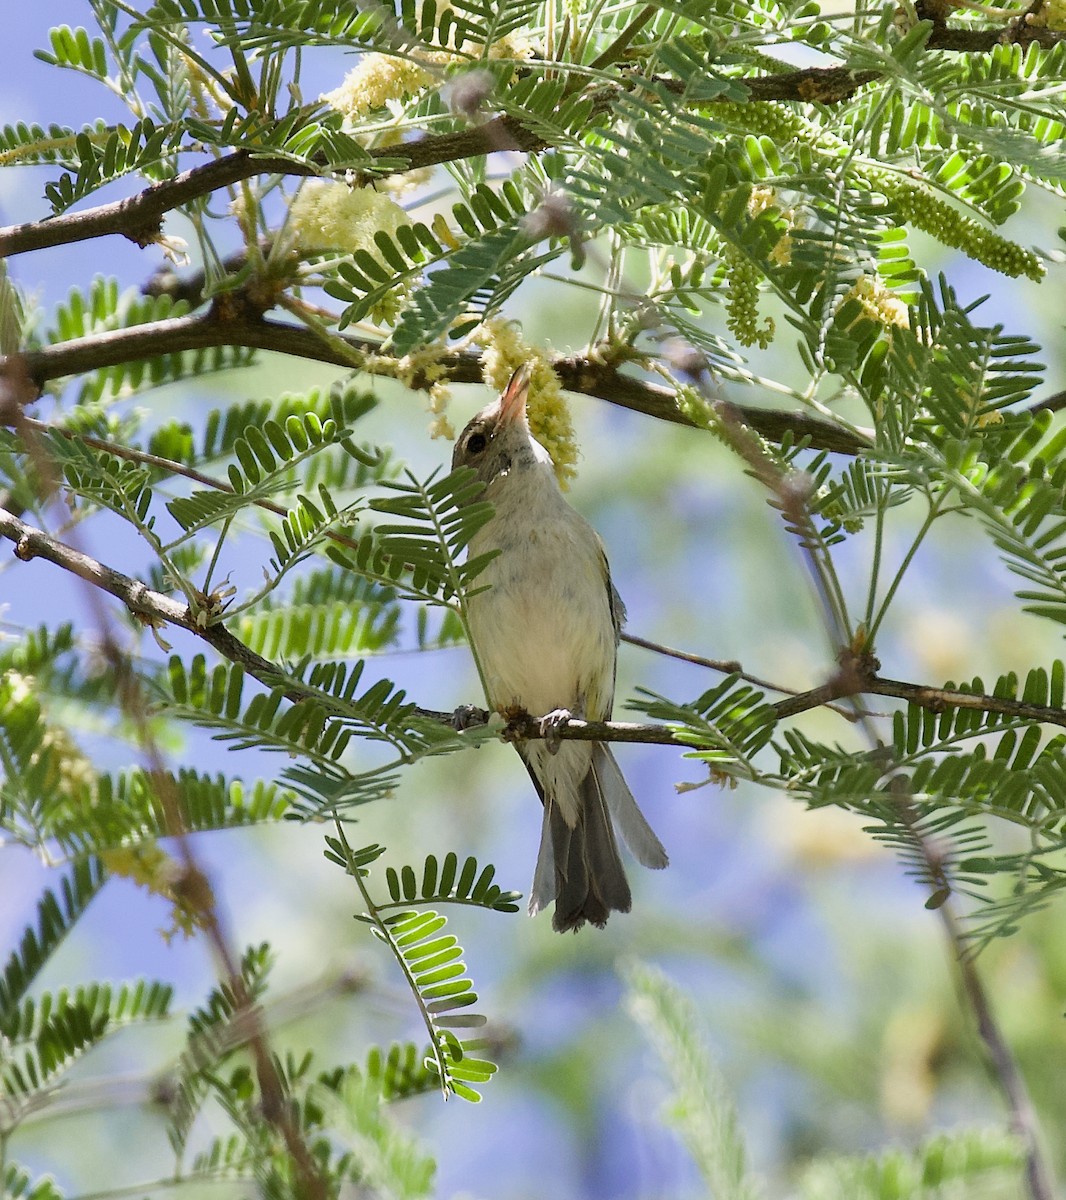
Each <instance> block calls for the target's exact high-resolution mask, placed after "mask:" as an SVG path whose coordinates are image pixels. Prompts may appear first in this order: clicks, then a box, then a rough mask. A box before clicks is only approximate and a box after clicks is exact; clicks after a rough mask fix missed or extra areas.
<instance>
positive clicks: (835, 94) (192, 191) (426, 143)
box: [0, 19, 1066, 258]
mask: <svg viewBox="0 0 1066 1200" xmlns="http://www.w3.org/2000/svg"><path fill="white" fill-rule="evenodd" d="M933 24H934V28H933V31H932V33H931V35H930V37H929V40H928V42H927V43H926V46H927V48H928V49H930V50H944V51H953V52H959V53H970V54H972V53H981V52H985V51H989V50H992V49H994V48H995V47H996V46H997V45H1000V44H1001V43H1003V42H1016V43H1018V44H1019V45H1028V44H1029V43H1030V42H1036V43H1037V44H1038V45H1040V46H1044V47H1051V46H1054V45H1057V44H1058V43H1059V42H1061V41H1062V40H1063V39H1064V38H1066V34H1063V33H1062V32H1059V31H1056V30H1051V29H1046V28H1041V27H1038V26H1033V25H1029V24H1026V23H1025V22H1024V21H1015V22H1013V23H1012V24H1011V25H1010V26H1008V27H1007V28H1006V29H1002V30H997V29H989V30H969V29H950V28H948V26H947V25H946V24H945V23H944V22H943V21H942V20H937V19H934V21H933ZM879 78H880V73H879V72H877V71H872V70H867V71H852V70H850V69H849V68H847V67H807V68H803V69H801V70H796V71H784V72H782V73H781V74H778V75H763V76H755V77H751V78H746V77H743V76H740V77H737V79H736V82H737V83H740V84H742V85H743V86H744V87H746V88H747V90H748V92H749V94H750V96H751V99H752V100H776V101H799V102H802V103H818V104H838V103H840V102H842V101H844V100H846V99H848V98H849V97H850V96H851V95H852V94H853V93H854V92H855V91H857V90H858V89H859V88H860V87H863V86H865V85H866V84H868V83H873V82H876V80H877V79H879ZM671 86H672V85H671ZM601 90H603V91H604V92H605V96H604V99H603V101H602V105H603V107H604V108H609V107H610V99H609V97H608V96H607V95H606V93H607V92H610V94H611V95H612V96H613V94H614V89H611V88H608V89H601ZM707 103H713V101H708V102H707ZM549 144H550V143H549V142H547V141H546V140H545V139H544V138H543V137H541V136H540V134H538V133H534V132H533V131H532V130H530V129H528V128H527V127H526V126H525V125H523V124H522V122H521V121H520V120H519V119H518V118H517V117H514V116H511V115H502V116H498V117H495V118H493V119H492V120H490V121H486V122H484V124H481V125H472V126H470V127H469V128H466V129H460V130H456V131H454V132H450V133H442V134H435V135H430V136H427V137H424V138H422V139H420V140H419V141H414V142H408V143H405V144H404V145H402V146H380V147H375V148H374V149H372V150H370V151H368V154H369V156H370V162H369V163H368V165H367V167H366V171H365V173H366V178H365V181H364V182H367V183H369V182H371V181H372V179H373V178H375V177H378V178H380V177H381V176H383V175H394V174H403V173H405V172H407V171H413V170H417V169H418V168H420V167H429V166H439V165H440V164H441V163H447V162H456V161H459V160H460V159H466V158H476V157H480V156H482V155H485V154H490V153H493V152H495V151H498V150H521V151H524V152H526V153H537V152H539V151H541V150H546V149H548V147H549ZM396 159H402V160H403V165H402V166H389V167H385V168H377V167H375V160H396ZM330 173H332V172H331V168H330V166H329V164H328V163H327V162H326V161H325V159H324V158H323V159H316V160H314V161H313V162H309V163H302V162H297V161H295V160H294V159H292V158H282V157H271V156H269V155H253V154H252V152H250V151H248V150H236V151H234V152H233V153H231V154H227V155H225V156H224V157H222V158H218V159H215V160H214V161H212V162H209V163H205V164H203V165H201V166H197V167H192V168H190V169H189V170H187V171H182V172H181V173H180V174H178V175H175V176H174V177H173V178H172V179H166V180H164V181H163V182H161V183H156V184H153V185H152V186H151V187H149V188H146V189H145V190H144V191H142V192H138V193H137V194H136V195H134V196H129V197H127V198H126V199H123V200H116V201H114V202H113V203H111V204H101V205H97V206H96V207H94V208H89V209H85V210H84V211H83V212H77V213H63V214H62V215H60V216H56V217H50V218H47V219H45V220H43V221H27V222H25V223H24V224H21V225H10V226H7V227H6V228H0V258H11V257H13V256H14V255H16V254H25V253H26V252H27V251H30V250H43V249H45V248H47V247H50V246H62V245H67V244H69V243H71V242H80V241H85V240H87V239H90V238H98V237H106V236H108V235H110V234H118V235H120V236H122V237H125V238H128V239H129V240H130V241H132V242H135V243H136V244H137V245H139V246H147V245H150V244H152V243H153V242H155V241H157V240H158V238H159V236H160V232H161V229H162V222H163V218H164V216H165V215H166V214H167V213H168V212H170V211H172V210H173V209H175V208H179V207H180V206H181V205H183V204H188V203H190V202H191V201H193V200H197V199H200V198H201V197H203V196H208V195H210V194H211V193H212V192H215V191H218V190H219V189H220V188H224V187H230V186H232V185H233V184H235V183H239V182H240V181H241V180H242V179H250V178H253V177H254V176H256V175H295V176H315V175H323V174H327V175H328V174H330Z"/></svg>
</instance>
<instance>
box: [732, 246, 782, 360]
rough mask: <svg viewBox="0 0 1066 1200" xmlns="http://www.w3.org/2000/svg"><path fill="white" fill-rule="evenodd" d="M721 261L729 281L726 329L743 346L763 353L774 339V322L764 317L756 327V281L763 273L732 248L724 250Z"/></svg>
mask: <svg viewBox="0 0 1066 1200" xmlns="http://www.w3.org/2000/svg"><path fill="white" fill-rule="evenodd" d="M722 262H723V263H724V264H725V268H726V274H727V276H728V279H729V299H728V300H727V302H726V316H725V323H726V326H727V327H728V329H729V331H730V333H732V334H733V336H734V337H735V338H736V339H737V341H738V342H740V344H741V345H742V346H758V347H760V349H763V350H765V349H766V347H767V346H769V344H770V342H771V341H772V340H773V336H774V322H773V319H772V318H771V317H767V318H766V319H765V320H764V321H763V322H762V324H761V325H760V324H759V281H760V279H761V278H762V273H761V272H760V270H759V268H758V267H757V266H755V264H754V263H752V262H750V261H749V260H748V259H747V258H745V257H744V255H743V254H741V253H740V251H739V250H736V249H734V248H733V247H732V246H725V247H724V248H723V250H722Z"/></svg>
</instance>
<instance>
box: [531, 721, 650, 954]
mask: <svg viewBox="0 0 1066 1200" xmlns="http://www.w3.org/2000/svg"><path fill="white" fill-rule="evenodd" d="M526 765H527V767H529V768H530V771H529V773H530V776H531V777H532V778H533V782H534V784H535V785H536V787H537V791H538V793H539V794H540V798H541V801H542V803H543V804H544V821H543V824H542V826H541V836H540V852H539V854H538V856H537V866H536V870H535V871H534V874H533V886H532V888H531V889H530V896H529V913H530V915H531V916H533V915H535V914H536V913H538V912H540V911H541V909H543V908H547V907H548V905H549V904H551V903H552V901H554V902H555V912H554V914H553V916H552V928H553V929H555V930H557V931H559V932H565V931H567V930H570V929H573V930H575V931H576V930H578V929H580V928H581V926H582V925H584V924H585V922H586V921H589V922H590V923H591V924H593V925H596V926H599V927H600V928H602V927H603V926H604V925H605V924H606V923H607V918H608V916H609V915H610V913H611V912H612V911H615V912H629V910H630V907H631V905H632V896H631V894H630V890H629V881H628V880H627V878H626V873H625V868H624V867H623V865H622V859H621V856H620V854H619V852H618V842H617V839H616V838H615V826H617V828H618V832H619V833H620V834H621V836H622V838H623V839H624V841H625V843H626V845H627V846H628V847H629V848H630V850H631V851H632V852H633V854H634V856H635V857H636V859H637V860H638V862H641V863H642V864H643V865H644V866H646V867H653V868H656V869H658V868H661V867H665V866H666V865H667V862H668V859H667V857H666V851H665V850H664V849H663V846H662V843H661V842H660V841H659V839H658V838H657V837H656V836H655V834H654V832H653V831H652V828H651V826H650V825H649V824H648V822H647V821H646V820H645V819H644V814H643V813H642V812H641V811H640V808H639V807H638V805H637V802H636V800H635V799H634V797H633V793H632V792H631V791H630V790H629V785H628V784H627V783H626V781H625V778H624V777H623V775H622V772H621V770H619V767H618V764H617V763H616V762H615V760H614V756H613V755H612V754H611V752H610V750H609V749H608V748H607V747H606V746H604V745H601V744H600V743H596V744H595V745H594V746H593V757H592V765H591V767H590V769H589V772H588V774H587V775H586V776H585V778H584V779H583V780H582V782H581V785H580V796H579V797H578V803H577V805H576V806H569V807H576V811H577V814H578V819H577V823H576V824H575V825H573V826H570V825H568V824H567V823H566V820H565V818H564V817H563V814H562V811H561V808H560V806H559V805H558V804H557V803H555V802H553V800H552V799H550V798H549V797H547V796H545V794H544V790H543V788H542V786H541V783H540V780H539V779H537V777H536V775H535V773H534V771H533V769H532V767H531V766H530V764H529V763H528V762H527V763H526ZM612 818H613V823H612Z"/></svg>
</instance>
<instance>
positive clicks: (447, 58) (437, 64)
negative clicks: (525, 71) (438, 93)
mask: <svg viewBox="0 0 1066 1200" xmlns="http://www.w3.org/2000/svg"><path fill="white" fill-rule="evenodd" d="M460 49H462V47H460ZM529 50H530V47H529V44H528V43H527V42H525V41H524V40H523V39H522V38H520V37H518V36H517V35H515V34H509V35H508V36H507V37H503V38H500V40H499V41H497V42H493V44H492V45H491V46H490V47H489V51H488V57H489V58H490V59H493V60H500V59H515V60H517V61H521V60H523V59H525V58H527V57H528V56H529ZM475 57H476V55H475ZM471 61H472V60H471V56H470V54H469V53H463V54H461V53H456V52H453V51H451V50H428V49H427V50H420V51H419V52H418V55H417V57H414V56H413V57H411V58H400V57H399V56H398V55H395V54H378V53H376V52H371V53H368V54H364V55H363V57H362V58H361V59H360V60H359V63H358V65H357V66H355V67H353V68H352V70H350V71H349V72H348V74H347V75H345V77H344V81H343V82H342V83H341V85H340V87H337V88H334V89H333V91H332V92H326V93H324V94H323V95H322V96H321V97H320V99H321V100H322V101H323V102H324V103H325V104H328V105H329V106H330V108H333V109H336V110H337V112H339V113H340V114H341V115H342V116H343V117H344V118H345V119H346V120H347V121H349V122H351V123H352V124H357V123H358V122H359V121H361V120H362V119H363V118H364V117H365V116H367V115H368V114H369V113H372V112H379V111H380V110H381V109H383V108H388V107H389V106H390V105H392V104H394V103H396V102H398V101H403V100H407V99H409V98H410V97H411V96H417V95H418V93H419V92H420V91H422V89H423V88H427V87H430V86H431V85H432V84H434V83H437V82H440V81H441V80H442V78H443V76H444V73H445V72H446V71H447V69H448V68H449V67H455V66H469V65H470V64H471Z"/></svg>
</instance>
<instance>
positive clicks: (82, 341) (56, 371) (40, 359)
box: [0, 310, 868, 454]
mask: <svg viewBox="0 0 1066 1200" xmlns="http://www.w3.org/2000/svg"><path fill="white" fill-rule="evenodd" d="M334 337H335V344H331V343H329V342H327V341H325V340H323V339H322V338H321V337H319V336H318V335H317V334H316V333H315V332H314V331H312V330H310V329H308V328H306V327H305V326H302V325H290V324H286V323H283V322H281V321H273V320H267V319H265V318H262V317H259V316H257V315H256V314H255V313H254V311H245V310H239V311H237V312H236V314H235V315H234V316H222V315H220V314H219V313H218V312H216V311H215V310H212V311H211V312H208V313H203V314H199V315H196V316H185V317H171V318H169V319H167V320H164V321H155V322H153V323H152V324H150V325H134V326H131V327H130V328H128V329H115V330H109V331H108V332H105V333H97V334H91V335H89V336H88V337H83V338H73V339H71V340H70V341H68V342H61V343H58V344H57V345H54V346H46V347H43V348H42V349H40V350H32V351H28V352H27V353H25V354H20V355H10V356H8V357H7V358H3V357H0V381H2V380H3V379H4V378H5V377H6V376H7V375H8V374H11V375H13V376H14V375H17V376H18V377H19V378H29V379H30V380H32V381H33V383H34V384H35V385H36V387H37V388H43V386H44V385H45V384H46V383H47V382H48V381H49V380H53V379H61V378H64V377H66V376H68V375H80V374H83V373H85V372H87V371H94V370H99V369H101V368H105V367H113V366H117V365H120V364H122V363H127V362H135V361H138V360H139V359H143V358H154V357H158V356H161V355H165V354H176V353H179V352H182V351H188V350H203V349H210V348H212V347H220V346H244V347H247V348H250V349H257V350H270V351H274V352H276V353H279V354H291V355H293V356H294V357H296V358H305V359H311V360H313V361H315V362H323V363H330V364H332V365H334V366H338V367H351V366H352V352H355V354H356V355H371V354H377V353H378V352H379V350H380V344H379V343H378V342H376V341H374V340H372V339H369V338H359V337H354V336H352V335H350V334H336V335H334ZM438 361H439V364H440V365H441V366H442V367H443V368H444V372H445V377H446V378H447V379H449V380H451V381H452V382H453V383H481V382H482V381H483V373H482V366H481V357H480V355H477V354H473V353H469V352H467V353H457V354H446V355H443V356H442V357H441V358H440V359H439V360H438ZM552 365H553V367H554V368H555V370H556V372H557V374H558V376H559V379H560V382H561V383H562V385H563V387H564V388H565V389H566V390H567V391H570V392H576V393H579V394H583V395H587V396H594V397H596V398H597V399H600V400H606V401H607V402H608V403H610V404H616V405H618V406H619V407H621V408H628V409H630V410H632V411H634V412H639V413H643V414H644V415H645V416H649V417H654V418H656V419H657V420H660V421H669V422H672V423H674V424H678V425H686V426H689V427H693V428H698V426H697V425H695V423H694V422H693V421H692V420H691V418H689V417H688V416H687V415H686V414H684V413H683V412H681V410H680V409H679V408H678V407H677V403H676V401H675V398H674V393H673V392H672V391H671V390H670V389H669V388H666V387H663V386H661V385H658V384H653V383H646V382H644V381H643V380H640V379H636V378H634V377H633V376H630V375H623V374H622V373H621V372H620V371H619V370H618V368H617V367H615V366H613V365H612V364H605V363H597V362H594V361H592V360H590V359H586V358H577V357H569V358H559V359H555V360H554V361H553V363H552ZM382 373H384V372H382ZM414 386H416V387H428V386H429V380H428V379H426V378H424V377H422V378H419V377H416V378H415V380H414ZM735 407H736V409H737V411H738V412H740V413H741V414H742V416H743V420H744V422H745V424H747V425H750V426H751V428H752V429H754V430H755V431H756V432H757V433H759V434H761V435H762V436H763V437H765V438H768V439H769V440H770V441H774V442H780V441H781V439H782V438H783V437H784V436H785V435H786V433H789V434H791V435H792V436H793V437H795V438H797V439H799V438H807V439H809V441H810V444H811V445H812V446H813V447H814V448H816V449H822V450H833V451H836V452H838V453H841V454H856V453H858V452H859V451H860V450H862V449H863V448H864V447H866V446H867V445H868V443H867V442H866V441H865V440H863V439H862V438H860V437H859V436H857V435H856V434H854V433H852V431H851V430H849V429H846V428H844V427H842V426H837V425H834V424H833V423H832V422H831V421H826V420H824V419H822V418H821V417H816V416H812V415H811V414H810V413H806V412H802V411H794V412H786V411H784V410H781V409H770V408H759V407H757V406H753V405H736V406H735ZM0 415H2V414H0Z"/></svg>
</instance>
